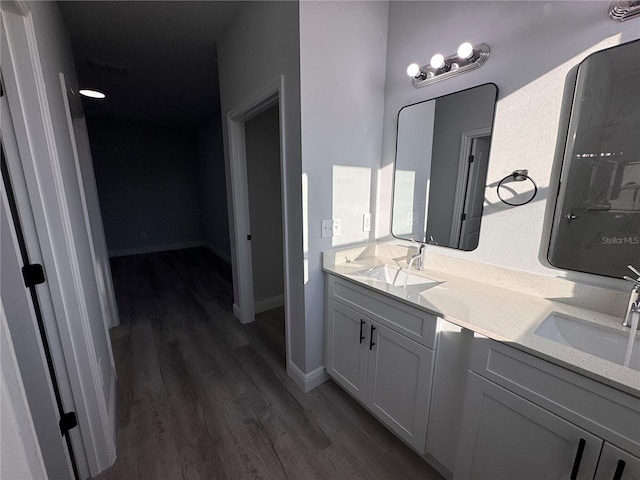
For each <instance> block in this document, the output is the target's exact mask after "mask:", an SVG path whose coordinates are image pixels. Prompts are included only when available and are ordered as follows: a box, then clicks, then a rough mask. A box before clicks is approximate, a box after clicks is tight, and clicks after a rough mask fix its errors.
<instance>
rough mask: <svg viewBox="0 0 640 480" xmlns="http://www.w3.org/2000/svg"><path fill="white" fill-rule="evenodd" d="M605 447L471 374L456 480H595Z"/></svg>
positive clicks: (593, 438)
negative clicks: (600, 455) (601, 450)
mask: <svg viewBox="0 0 640 480" xmlns="http://www.w3.org/2000/svg"><path fill="white" fill-rule="evenodd" d="M602 443H603V442H602V439H600V438H598V437H596V436H594V435H592V434H590V433H588V432H587V431H585V430H582V429H581V428H579V427H577V426H576V425H574V424H572V423H570V422H567V421H566V420H564V419H562V418H560V417H558V416H556V415H554V414H552V413H550V412H548V411H546V410H544V409H543V408H540V407H538V406H537V405H535V404H533V403H531V402H529V401H527V400H525V399H524V398H522V397H520V396H518V395H516V394H514V393H512V392H509V391H508V390H505V389H504V388H502V387H500V386H498V385H496V384H495V383H493V382H490V381H489V380H486V379H484V378H482V377H480V376H478V375H476V374H475V373H471V372H470V373H469V375H468V377H467V393H466V403H465V412H464V417H463V425H462V434H461V438H460V442H459V444H458V456H457V460H456V468H455V472H454V478H455V479H456V480H463V479H471V480H514V479H518V480H541V479H558V480H560V479H569V478H571V479H574V480H587V479H588V480H591V479H593V475H594V473H595V470H596V465H597V463H598V456H599V454H600V449H601V447H602Z"/></svg>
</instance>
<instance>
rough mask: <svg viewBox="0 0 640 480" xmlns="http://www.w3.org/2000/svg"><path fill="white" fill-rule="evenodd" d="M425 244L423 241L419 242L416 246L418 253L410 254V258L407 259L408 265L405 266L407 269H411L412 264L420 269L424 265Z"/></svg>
mask: <svg viewBox="0 0 640 480" xmlns="http://www.w3.org/2000/svg"><path fill="white" fill-rule="evenodd" d="M425 246H426V245H425V244H424V243H421V244H420V246H419V247H418V253H414V254H413V255H411V258H410V259H409V265H408V266H407V271H409V270H411V266H412V265H413V267H414V268H415V269H416V270H420V271H422V267H423V266H424V255H423V254H424V249H425Z"/></svg>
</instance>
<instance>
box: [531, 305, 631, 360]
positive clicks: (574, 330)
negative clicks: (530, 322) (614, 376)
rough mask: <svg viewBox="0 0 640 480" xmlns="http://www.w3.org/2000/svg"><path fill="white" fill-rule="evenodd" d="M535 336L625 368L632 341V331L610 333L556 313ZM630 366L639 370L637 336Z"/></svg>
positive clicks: (544, 322)
mask: <svg viewBox="0 0 640 480" xmlns="http://www.w3.org/2000/svg"><path fill="white" fill-rule="evenodd" d="M535 334H536V335H538V336H540V337H543V338H546V339H547V340H552V341H554V342H557V343H560V344H562V345H566V346H568V347H572V348H575V349H576V350H580V351H582V352H585V353H589V354H591V355H594V356H596V357H599V358H604V359H605V360H609V361H610V362H614V363H618V364H620V365H624V360H625V354H626V351H627V345H628V342H629V331H626V332H616V331H613V330H608V329H606V328H604V327H600V326H599V325H596V324H593V323H587V322H584V321H582V320H579V319H575V318H571V317H567V316H564V315H561V314H559V313H556V312H553V313H551V314H550V315H549V316H548V317H547V318H545V319H544V320H543V321H542V323H541V324H540V326H539V327H538V328H537V330H536V331H535ZM627 366H628V367H629V368H633V369H635V370H640V340H638V336H637V335H636V339H635V341H634V345H633V351H632V354H631V359H630V362H629V365H627Z"/></svg>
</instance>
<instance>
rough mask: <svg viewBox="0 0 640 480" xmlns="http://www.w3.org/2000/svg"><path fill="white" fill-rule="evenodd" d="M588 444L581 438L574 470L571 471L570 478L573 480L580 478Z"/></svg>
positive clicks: (574, 461)
mask: <svg viewBox="0 0 640 480" xmlns="http://www.w3.org/2000/svg"><path fill="white" fill-rule="evenodd" d="M586 444H587V442H586V441H585V439H584V438H581V439H580V442H578V451H577V452H576V458H575V459H574V460H573V468H572V469H571V476H570V477H569V478H570V479H571V480H576V479H577V478H578V470H580V462H581V461H582V454H583V453H584V447H585V446H586Z"/></svg>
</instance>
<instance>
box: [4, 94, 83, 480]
mask: <svg viewBox="0 0 640 480" xmlns="http://www.w3.org/2000/svg"><path fill="white" fill-rule="evenodd" d="M0 100H1V107H2V112H1V113H2V116H1V119H2V130H1V136H2V145H1V146H2V151H1V171H2V174H1V176H2V178H1V180H0V195H1V197H2V201H1V206H0V252H1V256H0V263H1V264H2V268H1V269H0V272H1V273H0V298H1V299H2V305H3V307H4V311H5V314H6V317H7V324H8V326H9V331H10V333H11V339H12V342H13V345H14V350H15V353H16V359H17V361H18V366H19V368H20V374H21V377H22V381H23V384H24V388H25V392H26V395H27V400H28V402H29V409H30V411H31V416H32V418H33V422H34V426H35V430H36V435H37V438H38V442H39V444H40V448H41V451H42V457H43V460H44V464H45V468H46V470H47V474H48V475H49V477H50V478H61V479H64V478H73V477H74V463H73V460H72V458H73V450H72V447H71V440H70V437H69V435H68V434H67V435H65V436H62V435H61V432H60V426H59V423H58V422H59V421H60V418H61V413H62V412H64V411H67V410H65V408H64V405H63V401H62V397H61V393H60V389H59V385H58V383H57V380H56V367H57V368H58V369H60V368H63V367H62V366H61V365H60V363H58V365H57V366H55V365H54V364H53V355H52V354H51V350H50V346H49V342H48V340H47V336H46V333H44V332H46V328H45V326H44V321H43V319H42V310H41V308H40V304H39V301H38V295H37V291H36V289H35V288H32V289H29V288H27V287H25V281H24V279H23V276H22V268H23V266H25V265H27V264H28V263H29V258H28V257H29V253H28V251H27V245H26V242H25V239H24V233H23V230H22V226H21V223H22V222H23V221H24V220H26V219H21V218H20V214H19V213H18V210H17V201H16V198H15V195H14V187H13V185H12V182H11V178H10V176H9V166H8V162H7V155H17V154H18V151H17V147H16V144H15V135H14V133H13V127H12V123H11V120H10V117H9V116H8V113H9V112H8V106H7V102H6V97H4V96H3V97H2V99H0ZM22 213H23V215H24V214H27V213H28V212H22ZM51 333H53V334H54V335H55V332H49V335H51ZM59 371H60V370H58V372H59ZM69 410H71V409H69Z"/></svg>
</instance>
